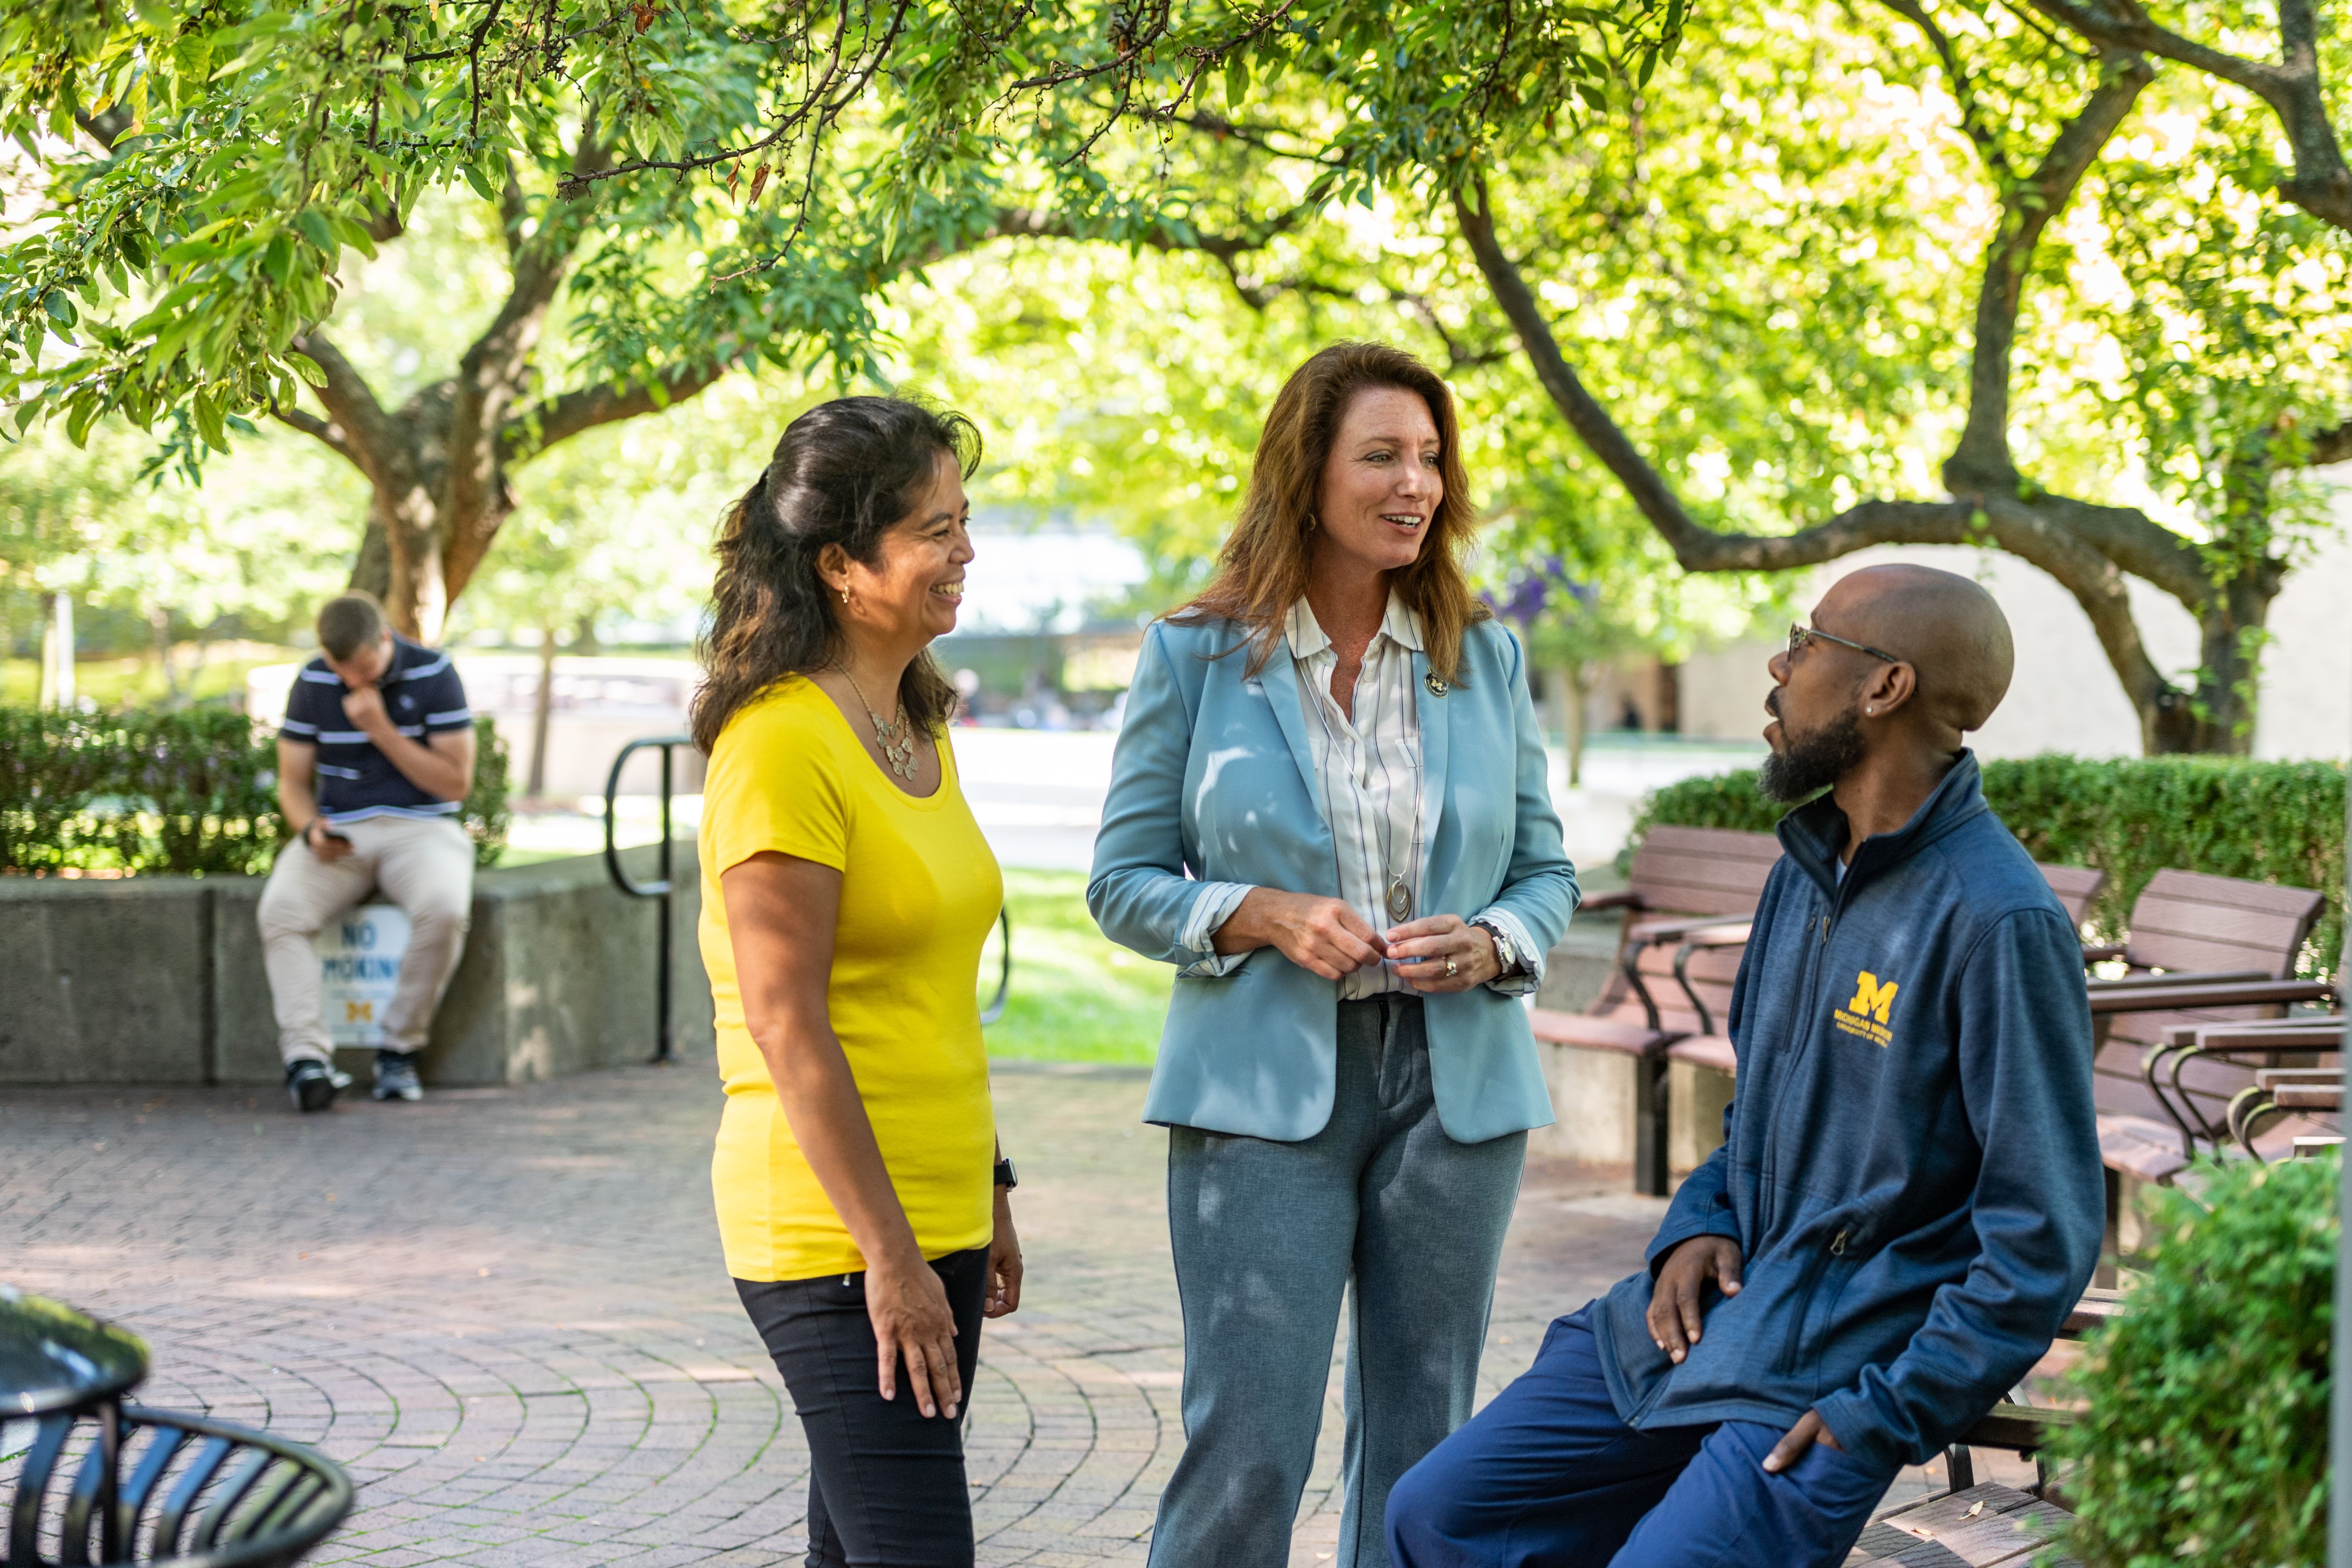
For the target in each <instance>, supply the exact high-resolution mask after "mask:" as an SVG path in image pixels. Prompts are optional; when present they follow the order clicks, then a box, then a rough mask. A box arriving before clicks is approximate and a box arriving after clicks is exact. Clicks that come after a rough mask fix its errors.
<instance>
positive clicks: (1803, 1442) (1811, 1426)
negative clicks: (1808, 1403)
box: [1764, 1410, 1845, 1476]
mask: <svg viewBox="0 0 2352 1568" xmlns="http://www.w3.org/2000/svg"><path fill="white" fill-rule="evenodd" d="M1815 1443H1820V1444H1822V1446H1824V1447H1831V1448H1836V1449H1837V1451H1838V1452H1839V1453H1841V1454H1843V1453H1844V1452H1845V1449H1844V1448H1843V1447H1839V1444H1838V1440H1837V1434H1836V1433H1834V1432H1832V1431H1831V1430H1830V1429H1829V1424H1828V1423H1827V1422H1825V1421H1823V1420H1822V1413H1821V1412H1820V1411H1818V1410H1808V1411H1806V1412H1805V1413H1804V1415H1801V1416H1799V1417H1798V1418H1797V1424H1796V1425H1795V1426H1791V1427H1790V1428H1789V1430H1788V1431H1787V1433H1786V1434H1784V1435H1783V1436H1781V1438H1780V1441H1779V1442H1777V1443H1775V1444H1773V1445H1772V1451H1771V1452H1770V1453H1769V1454H1767V1455H1765V1456H1764V1468H1765V1469H1766V1471H1768V1472H1769V1473H1770V1474H1772V1475H1776V1476H1777V1475H1779V1474H1780V1472H1781V1471H1782V1470H1785V1469H1787V1468H1789V1467H1790V1466H1791V1465H1793V1464H1795V1463H1796V1462H1797V1461H1798V1460H1799V1459H1801V1458H1804V1457H1805V1450H1806V1449H1808V1448H1810V1447H1812V1446H1813V1445H1814V1444H1815Z"/></svg>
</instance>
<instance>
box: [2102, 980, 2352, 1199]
mask: <svg viewBox="0 0 2352 1568" xmlns="http://www.w3.org/2000/svg"><path fill="white" fill-rule="evenodd" d="M2344 1026H2345V1021H2344V1018H2343V1016H2341V1015H2321V1016H2301V1017H2286V1018H2280V1019H2275V1020H2271V1021H2267V1022H2263V1023H2253V1024H2242V1023H2240V1024H2195V1025H2183V1026H2176V1027H2174V1028H2172V1029H2170V1030H2168V1031H2167V1034H2166V1038H2165V1041H2164V1043H2163V1044H2162V1045H2159V1046H2156V1047H2151V1048H2150V1049H2149V1050H2148V1051H2147V1053H2146V1054H2145V1055H2144V1056H2143V1057H2142V1058H2141V1060H2140V1080H2141V1082H2142V1083H2144V1084H2145V1085H2146V1086H2147V1089H2148V1090H2149V1092H2150V1093H2151V1094H2152V1095H2154V1097H2155V1098H2156V1100H2157V1101H2158V1104H2159V1105H2160V1106H2161V1107H2162V1109H2163V1110H2164V1111H2165V1113H2166V1115H2167V1117H2168V1119H2169V1120H2170V1121H2171V1122H2172V1125H2173V1128H2174V1131H2175V1132H2176V1136H2177V1141H2176V1142H2175V1143H2174V1144H2173V1146H2172V1150H2170V1151H2167V1152H2168V1153H2169V1152H2178V1153H2179V1157H2180V1160H2181V1163H2183V1164H2186V1163H2187V1162H2188V1160H2189V1158H2191V1157H2193V1156H2194V1155H2195V1154H2196V1152H2198V1145H2199V1144H2200V1142H2202V1143H2204V1144H2205V1145H2207V1146H2208V1147H2209V1148H2210V1151H2211V1152H2213V1153H2215V1154H2216V1155H2220V1156H2223V1157H2227V1156H2229V1155H2231V1154H2236V1153H2241V1152H2242V1153H2243V1154H2244V1155H2245V1156H2246V1157H2248V1158H2252V1159H2256V1160H2262V1161H2270V1160H2274V1159H2281V1158H2285V1157H2288V1156H2290V1155H2292V1154H2293V1153H2294V1151H2295V1143H2296V1141H2297V1140H2298V1139H2321V1138H2332V1137H2336V1136H2337V1135H2339V1134H2340V1132H2341V1131H2342V1129H2341V1127H2340V1125H2339V1123H2338V1121H2337V1120H2336V1113H2337V1112H2339V1111H2340V1110H2341V1109H2342V1106H2341V1104H2340V1100H2341V1096H2342V1087H2343V1081H2344V1069H2343V1065H2342V1056H2341V1052H2342V1048H2343V1042H2344Z"/></svg>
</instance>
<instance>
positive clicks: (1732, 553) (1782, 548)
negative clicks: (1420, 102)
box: [1454, 182, 1974, 572]
mask: <svg viewBox="0 0 2352 1568" xmlns="http://www.w3.org/2000/svg"><path fill="white" fill-rule="evenodd" d="M1475 191H1476V194H1477V198H1478V205H1476V206H1475V207H1473V206H1472V205H1470V202H1469V200H1468V197H1467V195H1466V194H1464V193H1456V195H1455V196H1454V217H1455V220H1456V221H1457V222H1458V223H1459V224H1460V225H1461V227H1462V234H1463V237H1464V238H1465V239H1467V240H1468V241H1469V242H1470V251H1471V254H1472V256H1474V257H1475V258H1476V260H1477V263H1478V270H1479V271H1480V272H1481V273H1482V274H1484V275H1485V277H1486V286H1487V288H1489V289H1492V290H1493V291H1494V295H1495V300H1496V303H1497V304H1499V305H1501V306H1502V308H1503V314H1504V316H1505V317H1506V318H1507V320H1508V321H1510V323H1511V327H1512V330H1513V331H1516V332H1517V334H1518V337H1519V345H1520V347H1521V348H1523V349H1524V350H1525V351H1526V352H1527V356H1528V363H1530V364H1531V365H1532V366H1533V367H1534V370H1535V373H1536V379H1537V380H1538V381H1539V382H1541V383H1542V384H1543V387H1544V390H1545V391H1546V392H1547V393H1549V395H1550V396H1551V400H1552V403H1553V405H1554V406H1556V407H1557V408H1559V411H1560V414H1561V415H1562V416H1564V417H1565V418H1566V419H1567V421H1568V424H1569V427H1570V429H1572V430H1574V431H1575V432H1576V434H1577V437H1579V438H1580V440H1582V441H1583V443H1584V444H1585V446H1586V447H1589V448H1590V449H1591V452H1592V455H1593V456H1594V457H1596V458H1600V459H1601V463H1602V465H1603V466H1604V467H1606V468H1608V469H1609V471H1610V472H1611V473H1612V474H1614V475H1615V476H1616V478H1617V482H1618V483H1619V484H1621V485H1622V486H1624V487H1625V492H1626V494H1627V495H1629V496H1631V497H1632V498H1633V504H1634V506H1635V507H1637V508H1639V509H1640V510H1641V513H1642V515H1643V517H1644V518H1646V519H1648V520H1649V522H1650V526H1651V527H1653V528H1654V529H1656V530H1657V531H1658V534H1659V536H1660V537H1661V538H1663V539H1664V541H1665V542H1666V544H1667V546H1668V547H1669V548H1670V549H1672V550H1673V551H1674V552H1675V560H1676V561H1677V562H1679V563H1681V564H1682V566H1683V568H1684V570H1685V571H1689V572H1738V571H1747V572H1772V571H1781V570H1785V569H1787V568H1789V567H1791V566H1812V565H1817V564H1819V563H1822V562H1823V561H1829V560H1832V559H1834V558H1835V557H1837V556H1840V555H1844V554H1848V553H1851V552H1853V551H1856V550H1860V549H1862V548H1864V546H1866V545H1872V544H1897V543H1899V544H1965V543H1967V542H1969V518H1970V516H1971V514H1972V513H1973V511H1974V508H1973V507H1971V506H1970V505H1969V503H1968V502H1967V501H1958V500H1952V501H1896V500H1870V501H1864V502H1863V503H1862V504H1861V505H1860V506H1855V507H1849V508H1848V509H1847V510H1844V511H1842V512H1840V513H1839V514H1838V515H1837V516H1835V517H1833V518H1831V519H1829V520H1828V521H1825V522H1819V523H1816V524H1814V525H1813V526H1812V527H1811V528H1807V529H1802V530H1801V531H1798V532H1795V533H1790V534H1748V533H1717V532H1716V531H1714V530H1712V529H1709V528H1706V527H1704V526H1702V525H1701V524H1700V523H1699V522H1698V521H1696V519H1694V518H1693V517H1692V516H1691V515H1690V513H1689V512H1688V511H1686V510H1684V508H1683V504H1682V501H1681V500H1680V499H1679V498H1677V497H1676V496H1675V493H1674V491H1673V490H1672V489H1670V488H1668V486H1667V484H1666V481H1665V479H1664V478H1663V477H1662V476H1660V474H1659V473H1658V471H1657V470H1656V469H1655V468H1652V467H1651V466H1650V464H1649V461H1648V459H1646V458H1643V456H1642V454H1641V453H1640V452H1638V451H1636V450H1635V449H1634V447H1633V442H1632V441H1630V440H1628V439H1627V438H1626V436H1625V433H1624V431H1622V430H1621V429H1620V428H1618V426H1617V422H1616V421H1615V420H1614V419H1612V418H1611V417H1610V416H1609V413H1608V411H1607V410H1606V409H1604V408H1602V407H1601V405H1600V403H1599V401H1598V400H1596V399H1595V398H1594V397H1593V395H1592V394H1591V393H1590V392H1588V391H1587V390H1586V389H1585V386H1584V383H1583V382H1582V381H1581V380H1580V379H1579V378H1578V376H1577V374H1576V372H1575V371H1574V370H1572V369H1571V368H1570V366H1569V363H1568V361H1567V359H1566V357H1565V356H1563V355H1562V354H1561V353H1560V352H1559V341H1558V340H1557V339H1555V338H1554V337H1553V336H1552V332H1551V326H1550V323H1549V322H1548V321H1545V320H1544V316H1543V310H1542V309H1541V307H1539V306H1538V304H1537V303H1536V297H1535V294H1534V292H1533V291H1532V290H1530V289H1528V285H1527V279H1525V278H1523V277H1522V276H1520V273H1519V269H1518V267H1517V264H1516V263H1514V262H1513V261H1512V260H1511V258H1509V257H1508V256H1506V255H1505V254H1504V253H1503V247H1502V246H1501V245H1500V244H1499V243H1497V242H1496V238H1495V225H1494V216H1493V207H1492V205H1491V202H1490V199H1489V197H1488V195H1487V193H1486V186H1485V184H1484V183H1483V182H1482V183H1480V184H1477V185H1476V186H1475Z"/></svg>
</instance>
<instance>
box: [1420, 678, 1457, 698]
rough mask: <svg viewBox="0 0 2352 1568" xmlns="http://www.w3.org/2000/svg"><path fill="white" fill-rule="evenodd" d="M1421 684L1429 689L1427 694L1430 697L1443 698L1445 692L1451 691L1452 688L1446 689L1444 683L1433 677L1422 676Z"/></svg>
mask: <svg viewBox="0 0 2352 1568" xmlns="http://www.w3.org/2000/svg"><path fill="white" fill-rule="evenodd" d="M1421 683H1422V684H1423V686H1426V687H1428V688H1429V694H1430V695H1431V696H1432V697H1443V696H1444V695H1445V694H1446V692H1447V691H1449V690H1451V689H1452V688H1450V687H1448V686H1447V685H1446V684H1445V682H1444V681H1443V680H1441V679H1438V678H1437V677H1436V676H1435V675H1424V676H1423V677H1422V678H1421Z"/></svg>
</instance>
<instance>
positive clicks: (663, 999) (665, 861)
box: [604, 735, 694, 1062]
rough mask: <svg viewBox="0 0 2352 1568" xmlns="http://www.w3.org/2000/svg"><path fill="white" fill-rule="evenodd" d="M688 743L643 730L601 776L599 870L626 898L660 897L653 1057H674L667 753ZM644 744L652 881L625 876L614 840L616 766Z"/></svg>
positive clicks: (616, 830)
mask: <svg viewBox="0 0 2352 1568" xmlns="http://www.w3.org/2000/svg"><path fill="white" fill-rule="evenodd" d="M692 744H694V738H693V737H692V736H691V735H648V736H646V738H644V739H643V740H638V741H632V742H629V743H628V744H627V745H625V746H623V747H622V748H621V754H620V755H619V756H617V757H614V759H613V771H612V773H610V774H609V775H608V776H607V777H606V778H605V780H604V869H605V870H606V871H608V872H610V873H611V874H612V878H613V886H614V887H615V888H618V889H621V891H622V892H623V893H624V894H625V895H627V896H628V897H630V898H632V899H659V900H661V935H660V939H659V941H658V942H656V963H658V964H659V965H660V968H659V970H658V971H657V973H656V979H655V982H654V1055H653V1059H654V1060H655V1061H656V1062H667V1061H670V1060H673V1059H675V1053H674V1051H673V1048H672V1046H671V1041H670V1028H669V991H670V960H669V948H670V931H669V928H670V891H671V880H670V879H671V871H672V864H671V860H670V853H671V845H670V795H671V790H672V767H671V758H672V757H673V756H674V755H675V754H676V752H677V748H678V747H680V746H691V745H692ZM648 747H659V748H660V749H661V759H662V767H661V854H660V866H661V878H660V879H659V880H658V881H653V882H633V881H631V880H630V879H629V874H628V873H627V872H626V871H625V870H623V869H622V868H621V847H620V844H619V842H618V839H617V835H618V833H619V830H620V821H621V819H620V813H619V810H618V805H617V803H618V801H619V799H620V794H621V770H622V769H623V768H625V767H626V766H627V765H628V762H629V759H630V758H631V757H633V756H635V755H636V754H637V753H638V752H642V751H645V750H646V749H647V748H648Z"/></svg>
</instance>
